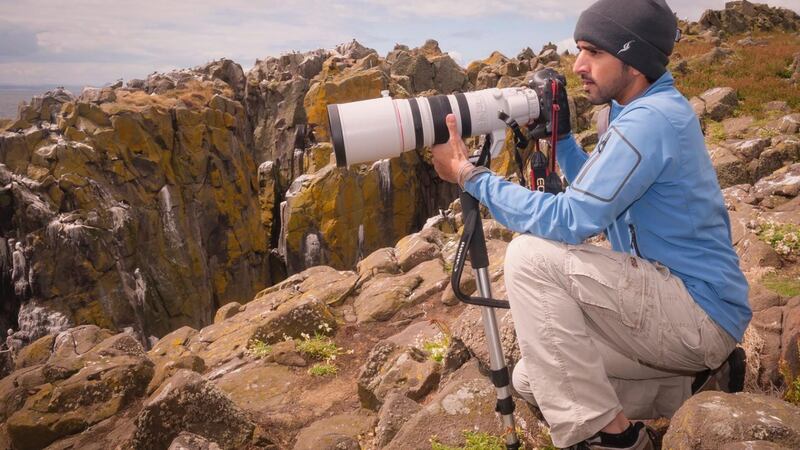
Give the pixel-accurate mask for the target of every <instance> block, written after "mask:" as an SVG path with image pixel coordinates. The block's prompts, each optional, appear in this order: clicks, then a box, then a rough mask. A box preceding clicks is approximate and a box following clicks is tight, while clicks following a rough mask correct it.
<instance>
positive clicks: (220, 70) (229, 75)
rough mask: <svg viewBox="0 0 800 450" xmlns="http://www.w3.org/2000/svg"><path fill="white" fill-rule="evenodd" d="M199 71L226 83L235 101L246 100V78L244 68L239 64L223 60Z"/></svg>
mask: <svg viewBox="0 0 800 450" xmlns="http://www.w3.org/2000/svg"><path fill="white" fill-rule="evenodd" d="M197 71H199V72H201V73H203V74H205V75H207V76H209V77H210V78H211V79H218V80H222V81H224V82H225V83H226V84H227V85H228V86H230V88H231V89H232V90H233V95H234V98H235V99H237V100H242V99H243V98H244V93H245V83H246V78H245V75H244V71H243V70H242V66H240V65H239V64H236V63H235V62H233V61H231V60H230V59H225V58H223V59H220V60H218V61H213V62H210V63H208V64H206V65H205V66H202V67H198V68H197Z"/></svg>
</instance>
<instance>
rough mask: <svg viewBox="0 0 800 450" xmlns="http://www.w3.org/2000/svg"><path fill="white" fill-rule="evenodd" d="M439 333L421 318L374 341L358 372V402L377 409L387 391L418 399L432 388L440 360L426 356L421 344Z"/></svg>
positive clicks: (434, 385)
mask: <svg viewBox="0 0 800 450" xmlns="http://www.w3.org/2000/svg"><path fill="white" fill-rule="evenodd" d="M439 333H441V331H440V330H439V329H438V328H436V327H435V326H432V325H431V324H426V323H424V322H421V323H417V324H413V325H410V326H409V327H408V328H406V329H405V330H404V331H402V332H400V333H398V334H396V335H394V336H392V337H390V338H388V339H385V340H383V341H380V342H378V343H377V344H376V345H375V346H374V347H373V348H372V350H371V351H370V353H369V355H368V356H367V358H366V362H365V363H364V365H363V366H362V367H361V371H360V374H359V376H358V396H359V398H360V400H361V405H362V406H363V407H364V408H368V409H372V410H376V411H377V410H380V409H381V405H383V403H384V400H385V399H386V398H387V396H388V395H389V394H390V393H391V392H399V393H401V394H402V395H404V396H406V397H408V398H410V399H412V400H421V399H422V398H423V397H425V396H426V395H427V394H428V393H430V392H431V391H432V390H434V389H436V387H437V386H438V383H439V378H440V376H441V370H442V364H441V363H439V362H436V361H434V360H433V359H432V358H429V356H430V355H428V354H426V353H425V351H424V350H422V347H423V343H424V342H426V341H428V340H431V339H436V338H437V336H438V335H439Z"/></svg>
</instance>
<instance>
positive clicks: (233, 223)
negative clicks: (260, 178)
mask: <svg viewBox="0 0 800 450" xmlns="http://www.w3.org/2000/svg"><path fill="white" fill-rule="evenodd" d="M156 80H165V81H167V82H168V84H170V85H172V86H173V87H174V86H176V85H177V84H181V83H182V84H183V86H184V89H186V90H187V91H188V90H191V92H192V94H191V95H188V94H187V95H184V94H185V92H183V93H177V92H176V91H174V90H171V89H168V88H165V89H164V90H163V92H162V93H161V94H156V95H148V94H149V93H145V92H143V91H136V90H127V89H116V90H115V91H113V92H114V95H116V100H115V101H113V102H111V101H109V102H103V103H101V104H95V103H91V102H84V101H77V100H76V99H74V97H72V96H71V95H68V94H67V93H66V92H65V91H54V92H52V93H51V94H50V95H49V96H47V97H46V98H43V99H42V100H41V101H38V102H35V104H32V105H31V106H30V108H29V109H26V110H25V114H26V117H28V118H30V119H31V120H33V121H35V122H37V123H38V124H43V123H44V122H43V121H45V120H46V121H47V122H48V123H49V124H51V125H53V126H52V127H51V125H47V126H48V127H51V128H48V130H49V131H48V132H47V133H44V132H43V130H41V129H38V128H32V131H31V132H30V133H26V134H20V135H19V137H15V136H10V135H9V134H2V135H0V147H1V148H2V149H3V150H2V151H0V154H2V156H0V163H3V164H5V166H4V167H5V169H3V170H9V171H12V172H13V173H14V176H15V177H22V178H19V179H20V180H21V181H22V180H26V181H25V182H24V183H14V185H12V191H14V192H17V194H15V196H17V195H18V197H16V200H15V202H14V203H13V204H12V205H11V206H9V207H4V209H3V213H2V214H3V216H4V217H12V218H13V220H12V222H11V223H9V226H10V227H12V228H13V229H14V230H15V234H16V235H18V236H20V240H21V241H22V242H27V243H30V248H26V249H25V251H26V254H28V255H30V256H29V261H28V263H29V264H28V265H29V269H30V270H29V278H30V279H31V280H32V281H33V283H32V285H31V291H32V293H35V295H34V296H35V297H36V298H35V299H33V300H36V302H33V303H32V304H34V305H37V306H39V307H43V306H42V305H47V310H49V311H58V312H59V313H60V314H62V315H64V316H65V318H66V321H67V327H68V326H70V325H71V324H85V323H92V324H96V325H98V326H101V327H104V328H113V329H124V328H125V327H133V328H134V329H136V331H137V333H140V334H143V335H145V336H150V335H156V336H160V335H163V334H165V333H167V332H169V331H170V330H172V329H174V328H177V327H179V326H182V325H185V324H189V325H193V326H195V327H199V326H200V325H201V324H205V323H209V322H211V320H212V318H213V313H214V311H213V309H214V306H215V305H217V304H224V303H227V302H228V301H233V300H241V299H243V298H244V299H247V298H252V295H253V294H254V293H255V292H257V291H258V290H260V289H262V288H263V287H265V286H266V285H268V284H269V283H271V280H270V275H269V274H270V271H269V267H268V264H267V263H266V261H267V259H266V258H265V255H266V254H267V252H268V242H269V240H268V239H267V237H266V236H265V234H264V233H263V229H262V226H261V224H260V223H259V212H258V211H257V210H254V208H252V207H251V206H252V205H253V204H254V203H253V202H254V201H255V200H256V188H257V186H256V180H255V177H256V172H255V167H256V166H255V163H254V161H253V156H252V155H251V154H250V152H247V151H243V150H242V149H244V148H248V145H249V144H247V142H248V140H249V139H250V138H249V136H248V133H249V131H248V128H249V122H248V121H246V120H240V118H243V117H244V109H243V108H242V106H241V104H239V105H238V109H237V114H241V115H239V116H237V115H233V114H230V113H229V112H228V111H227V109H226V110H225V111H222V110H219V109H217V106H215V107H214V108H211V107H209V105H210V103H212V99H214V98H216V100H215V105H216V103H220V102H222V103H225V104H226V105H227V106H226V108H228V107H233V106H232V105H233V104H235V103H238V102H230V103H226V102H224V101H223V100H221V98H222V97H227V98H232V97H233V92H232V91H231V90H230V88H229V87H228V86H227V85H222V86H220V85H219V83H214V82H212V81H209V80H205V81H203V80H202V75H201V74H198V73H195V72H191V71H189V72H186V73H182V74H170V75H169V76H167V75H163V76H153V77H151V78H150V81H151V82H153V83H155V82H156ZM151 84H152V83H151ZM151 87H152V86H151ZM150 92H155V90H151V91H150ZM181 95H184V97H183V98H179V97H180V96H181ZM217 95H218V96H219V97H215V96H217ZM28 113H30V116H28V115H27V114H28ZM237 117H238V118H237ZM37 126H38V125H37ZM15 135H16V133H15ZM168 155H169V156H168ZM29 168H30V170H29ZM45 180H47V181H45ZM222 180H227V181H229V182H226V183H223V182H222ZM5 184H6V183H3V186H5ZM8 208H11V209H8ZM256 209H257V208H256ZM6 214H8V215H6ZM61 267H72V268H73V269H74V270H70V271H68V273H65V272H63V271H60V270H57V269H56V268H61ZM137 268H138V269H139V271H140V275H139V280H137V276H136V275H135V271H136V269H137ZM234 280H235V281H234ZM137 282H138V283H139V284H138V286H139V289H140V290H143V291H144V292H142V293H141V294H143V295H144V298H143V300H142V301H141V302H139V300H138V299H139V298H140V297H138V296H139V295H140V294H137V293H136V289H137ZM135 305H139V306H135ZM141 327H143V328H144V330H143V332H141V331H140V330H138V328H141ZM58 331H60V330H58ZM37 337H38V336H37Z"/></svg>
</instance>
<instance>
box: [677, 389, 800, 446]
mask: <svg viewBox="0 0 800 450" xmlns="http://www.w3.org/2000/svg"><path fill="white" fill-rule="evenodd" d="M753 440H763V441H769V442H772V443H775V444H778V445H782V446H784V447H787V448H798V447H800V409H799V408H798V407H796V406H794V405H791V404H789V403H786V402H784V401H782V400H779V399H776V398H772V397H767V396H764V395H759V394H745V393H741V394H725V393H722V392H702V393H700V394H698V395H695V396H693V397H691V398H690V399H689V400H687V401H686V403H684V404H683V406H682V407H681V408H680V409H679V410H678V412H677V413H675V416H673V417H672V421H671V422H670V427H669V430H668V431H667V434H666V435H665V436H664V441H663V447H664V448H672V449H676V450H681V449H696V448H729V447H728V445H729V444H735V443H737V442H745V441H753Z"/></svg>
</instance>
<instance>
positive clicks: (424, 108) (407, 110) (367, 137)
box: [328, 87, 541, 167]
mask: <svg viewBox="0 0 800 450" xmlns="http://www.w3.org/2000/svg"><path fill="white" fill-rule="evenodd" d="M382 95H383V97H381V98H376V99H370V100H362V101H357V102H351V103H342V104H333V105H328V119H329V123H330V131H331V133H330V136H331V141H332V143H333V149H334V153H335V154H336V165H337V166H339V167H347V166H348V165H350V164H358V163H362V162H366V161H375V160H378V159H383V158H393V157H396V156H398V155H400V154H401V153H402V152H405V151H410V150H414V149H419V148H422V147H426V146H431V145H435V144H441V143H444V142H447V141H448V139H449V138H450V133H449V131H448V130H447V124H446V123H445V117H446V116H447V115H448V114H450V113H453V114H454V115H455V117H456V124H457V127H458V131H459V134H460V135H461V137H462V138H463V137H468V136H477V135H483V134H490V135H491V136H492V147H491V154H492V157H494V156H497V154H498V153H499V152H500V150H501V149H502V147H503V143H504V141H505V133H506V126H507V124H506V122H504V121H503V120H501V118H500V117H499V116H498V114H499V113H501V112H502V113H505V115H507V116H508V117H510V118H511V119H514V120H515V121H516V122H517V123H518V124H520V125H523V126H528V125H531V124H533V123H534V122H535V121H536V120H537V119H538V118H539V116H540V112H541V104H540V96H539V95H537V93H536V91H535V90H534V89H532V88H530V87H509V88H502V89H500V88H491V89H483V90H480V91H473V92H465V93H457V94H452V95H434V96H431V97H416V98H408V99H393V98H391V97H390V96H389V92H388V91H383V92H382ZM500 115H502V114H500Z"/></svg>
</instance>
